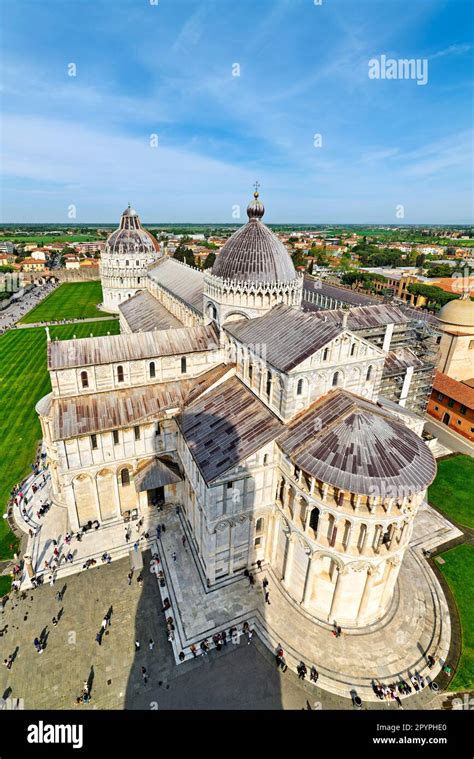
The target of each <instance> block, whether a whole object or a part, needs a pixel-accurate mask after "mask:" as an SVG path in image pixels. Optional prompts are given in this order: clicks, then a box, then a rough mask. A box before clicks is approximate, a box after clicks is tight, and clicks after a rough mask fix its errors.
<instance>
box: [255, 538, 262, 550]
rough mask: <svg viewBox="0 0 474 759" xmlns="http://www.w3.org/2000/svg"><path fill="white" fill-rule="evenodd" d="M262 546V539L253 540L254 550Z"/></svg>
mask: <svg viewBox="0 0 474 759" xmlns="http://www.w3.org/2000/svg"><path fill="white" fill-rule="evenodd" d="M261 544H262V538H255V548H257V546H259V545H261Z"/></svg>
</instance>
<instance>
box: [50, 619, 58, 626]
mask: <svg viewBox="0 0 474 759" xmlns="http://www.w3.org/2000/svg"><path fill="white" fill-rule="evenodd" d="M51 623H52V625H53V627H56V625H57V624H58V620H57V619H56V617H53V618H52V620H51Z"/></svg>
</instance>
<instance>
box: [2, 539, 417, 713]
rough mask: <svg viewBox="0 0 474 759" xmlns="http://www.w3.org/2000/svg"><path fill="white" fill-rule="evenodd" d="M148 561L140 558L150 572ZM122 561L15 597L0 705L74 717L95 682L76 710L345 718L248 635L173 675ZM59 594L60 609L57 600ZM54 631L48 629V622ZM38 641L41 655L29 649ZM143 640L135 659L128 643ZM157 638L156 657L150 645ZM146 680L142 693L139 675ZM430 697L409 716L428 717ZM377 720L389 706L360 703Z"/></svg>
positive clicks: (166, 647)
mask: <svg viewBox="0 0 474 759" xmlns="http://www.w3.org/2000/svg"><path fill="white" fill-rule="evenodd" d="M149 558H150V554H149V553H147V554H145V555H144V563H145V566H148V563H149ZM128 568H129V563H128V560H127V559H126V558H125V559H122V560H119V561H115V562H113V563H112V564H109V565H107V566H102V567H97V568H94V569H91V570H89V571H88V572H81V573H79V574H75V575H73V576H71V577H68V578H67V579H66V580H65V581H64V582H63V583H57V585H56V587H55V588H50V587H49V585H45V586H42V587H40V588H37V589H35V590H33V591H28V592H26V594H25V597H24V598H23V599H22V598H21V596H18V597H15V596H12V597H11V599H10V600H9V601H8V602H7V604H6V606H5V609H4V611H3V613H2V615H1V617H0V659H1V661H3V660H4V659H5V658H6V657H7V656H9V655H10V654H13V653H15V652H16V657H15V661H14V664H13V667H12V669H11V670H7V669H6V667H3V666H2V667H0V696H2V697H3V698H8V697H10V698H11V699H23V707H24V708H25V709H72V708H73V707H74V703H75V699H76V696H78V695H79V693H80V692H81V690H82V686H83V682H84V681H85V680H87V679H89V677H90V678H91V679H92V686H91V694H92V701H91V703H90V704H88V705H81V706H79V707H77V710H78V713H80V712H81V710H82V709H92V710H96V709H153V710H155V709H158V710H166V709H188V710H189V709H251V710H252V709H303V708H308V705H309V706H310V707H311V708H313V709H322V710H326V709H351V708H352V703H351V701H350V700H348V699H344V698H341V697H340V696H337V695H333V694H331V693H327V692H325V691H323V690H321V689H320V688H318V687H317V686H314V684H312V683H309V682H308V681H305V682H303V683H302V682H301V681H299V680H297V678H296V675H295V674H294V673H293V672H292V671H291V670H290V669H288V671H287V672H286V673H285V674H283V673H281V671H280V670H279V669H277V667H276V666H275V661H274V657H273V655H272V654H271V652H270V651H269V650H268V649H267V647H266V646H264V645H263V644H261V643H260V642H259V641H258V639H257V638H256V636H254V638H253V640H252V643H251V645H250V646H249V645H246V642H244V641H241V643H240V645H237V646H233V645H231V644H228V645H227V646H226V647H224V648H223V650H222V651H221V652H217V651H211V652H210V653H209V656H207V657H205V656H199V657H198V658H197V659H193V660H191V661H187V662H184V664H180V666H179V667H178V666H176V664H175V662H174V657H173V656H172V654H171V647H170V644H169V643H168V641H167V634H166V629H165V625H164V617H163V614H162V613H161V603H160V597H159V594H158V592H157V583H156V579H155V577H154V576H153V575H152V574H150V573H149V572H145V573H144V582H143V584H138V583H137V582H136V581H135V580H134V581H133V582H132V584H131V585H128V582H127V572H128ZM58 588H61V589H63V588H65V592H64V597H63V601H62V602H61V603H60V604H59V603H58V602H57V601H56V600H55V592H56V591H57V589H58ZM110 607H112V617H111V622H112V624H111V626H110V628H108V631H107V634H106V635H104V637H103V640H102V644H101V646H99V645H98V644H97V643H96V642H95V634H96V632H97V631H98V629H99V627H100V625H101V622H102V619H103V617H104V614H105V613H106V612H107V611H108V610H109V609H110ZM61 609H62V610H63V611H62V613H61V614H60V619H59V623H58V625H57V626H53V624H52V618H53V616H56V617H58V616H59V612H60V610H61ZM41 633H43V640H44V639H46V644H45V650H44V652H43V653H42V654H40V655H38V654H37V653H36V651H35V648H34V646H33V640H34V638H35V637H36V636H38V637H39V636H40V634H41ZM137 638H138V639H139V641H140V643H141V648H140V651H139V652H138V653H137V652H135V646H134V641H135V640H136V639H137ZM150 638H152V639H153V641H154V643H155V646H154V649H153V651H150V650H149V648H148V641H149V640H150ZM142 666H144V667H145V668H146V670H147V674H148V682H147V683H146V685H145V684H144V682H143V680H142V677H141V667H142ZM427 696H431V693H430V692H425V693H423V694H421V695H417V696H415V697H414V698H412V699H411V700H410V704H409V705H410V707H411V708H420V709H421V708H431V707H430V704H429V700H428V698H427ZM363 708H364V709H365V708H369V709H373V708H375V709H377V710H382V711H387V710H393V709H396V705H394V704H393V703H390V704H388V703H385V702H377V703H375V704H373V703H370V704H364V706H363Z"/></svg>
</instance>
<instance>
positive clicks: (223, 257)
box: [212, 192, 296, 283]
mask: <svg viewBox="0 0 474 759" xmlns="http://www.w3.org/2000/svg"><path fill="white" fill-rule="evenodd" d="M264 213H265V208H264V206H263V203H262V202H261V201H260V200H259V199H258V192H255V193H254V200H253V201H252V202H251V203H250V204H249V206H248V208H247V216H248V217H249V221H248V222H247V224H244V226H242V227H240V229H238V230H237V231H236V232H234V234H233V235H232V236H231V237H229V239H228V240H227V242H226V243H224V245H223V246H222V248H221V250H220V252H219V254H218V256H217V258H216V260H215V262H214V266H213V267H212V274H213V275H214V276H216V277H221V278H222V279H231V280H233V281H237V282H266V283H274V282H291V281H293V280H294V279H296V271H295V267H294V266H293V262H292V260H291V258H290V254H289V253H288V251H287V249H286V248H285V246H284V245H283V243H282V242H281V241H280V240H279V239H278V237H276V235H274V234H273V232H272V231H271V230H270V229H269V228H268V227H267V226H266V225H265V224H263V223H262V221H261V218H262V216H263V214H264Z"/></svg>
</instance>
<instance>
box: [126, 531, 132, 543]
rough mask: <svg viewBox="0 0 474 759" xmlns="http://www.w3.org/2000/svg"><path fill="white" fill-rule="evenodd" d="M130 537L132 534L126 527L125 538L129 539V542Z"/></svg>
mask: <svg viewBox="0 0 474 759" xmlns="http://www.w3.org/2000/svg"><path fill="white" fill-rule="evenodd" d="M130 537H131V536H130V532H129V531H128V529H126V530H125V540H126V541H127V543H129V542H130Z"/></svg>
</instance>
